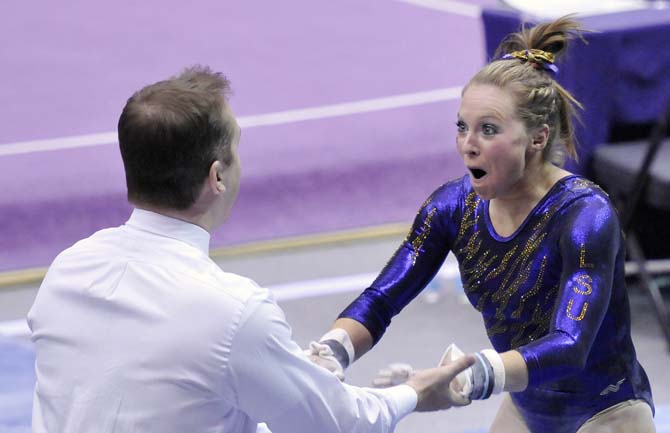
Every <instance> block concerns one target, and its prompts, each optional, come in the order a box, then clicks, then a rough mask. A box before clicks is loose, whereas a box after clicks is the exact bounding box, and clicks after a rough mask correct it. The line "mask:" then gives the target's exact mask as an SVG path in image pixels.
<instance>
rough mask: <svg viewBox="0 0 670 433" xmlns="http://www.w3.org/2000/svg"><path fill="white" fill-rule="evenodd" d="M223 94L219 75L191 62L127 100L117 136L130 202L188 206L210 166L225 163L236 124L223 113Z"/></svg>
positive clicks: (229, 156)
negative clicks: (190, 65) (216, 162)
mask: <svg viewBox="0 0 670 433" xmlns="http://www.w3.org/2000/svg"><path fill="white" fill-rule="evenodd" d="M229 92H230V84H229V82H228V80H227V79H226V77H224V76H223V75H222V74H221V73H216V72H212V71H211V70H210V69H209V68H207V67H202V66H194V67H191V68H188V69H186V70H184V72H182V73H181V74H179V75H178V76H176V77H173V78H170V79H168V80H165V81H159V82H157V83H155V84H151V85H149V86H146V87H144V88H143V89H141V90H139V91H138V92H136V93H135V94H134V95H133V96H131V97H130V99H128V102H127V103H126V106H125V107H124V109H123V112H122V113H121V117H120V118H119V124H118V134H119V146H120V149H121V157H122V158H123V165H124V167H125V171H126V185H127V187H128V200H129V201H130V202H131V203H135V204H148V205H153V206H157V207H160V208H167V209H177V210H184V209H188V208H189V207H190V206H191V205H193V203H194V202H195V200H196V199H197V197H198V194H199V193H200V190H201V188H202V184H203V182H204V180H205V178H206V177H207V175H208V172H209V168H210V166H211V164H212V163H213V162H214V161H216V160H219V161H221V162H222V163H224V164H225V165H228V164H230V162H231V159H232V153H231V141H232V139H233V136H234V132H235V128H236V127H235V125H234V122H233V121H232V119H230V118H228V116H225V115H224V113H223V109H224V106H225V104H227V101H226V95H227V94H228V93H229Z"/></svg>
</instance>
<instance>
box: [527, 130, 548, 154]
mask: <svg viewBox="0 0 670 433" xmlns="http://www.w3.org/2000/svg"><path fill="white" fill-rule="evenodd" d="M548 141H549V125H547V124H546V123H545V124H542V125H541V126H540V127H539V128H537V129H535V130H534V131H533V133H532V136H531V142H530V147H531V149H532V150H534V151H540V152H541V151H543V150H544V149H545V148H546V147H547V144H548Z"/></svg>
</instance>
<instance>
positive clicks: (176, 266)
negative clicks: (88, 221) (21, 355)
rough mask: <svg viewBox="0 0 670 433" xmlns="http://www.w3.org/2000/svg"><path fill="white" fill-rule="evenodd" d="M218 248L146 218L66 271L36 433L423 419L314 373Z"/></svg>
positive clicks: (61, 259) (42, 332) (272, 309)
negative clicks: (214, 256)
mask: <svg viewBox="0 0 670 433" xmlns="http://www.w3.org/2000/svg"><path fill="white" fill-rule="evenodd" d="M209 238H210V236H209V233H208V232H207V231H205V230H204V229H202V228H200V227H198V226H196V225H193V224H190V223H187V222H184V221H181V220H177V219H174V218H169V217H166V216H163V215H160V214H156V213H153V212H148V211H144V210H139V209H136V210H135V211H134V212H133V214H132V215H131V217H130V219H129V220H128V222H127V223H126V224H125V225H123V226H121V227H117V228H111V229H106V230H101V231H99V232H97V233H95V234H94V235H93V236H91V237H89V238H87V239H84V240H82V241H80V242H77V243H76V244H75V245H73V246H72V247H71V248H69V249H67V250H65V251H64V252H62V253H61V254H60V255H59V256H58V257H57V258H56V259H55V261H54V262H53V264H52V265H51V267H50V268H49V271H48V273H47V275H46V277H45V279H44V282H43V283H42V286H41V287H40V290H39V293H38V295H37V298H36V300H35V303H34V305H33V307H32V308H31V310H30V312H29V314H28V324H29V326H30V329H31V330H32V340H33V341H34V343H35V349H36V365H35V370H36V374H37V383H36V386H35V399H34V408H33V432H35V433H129V432H142V433H151V432H157V433H158V432H160V433H172V432H174V433H190V432H193V433H195V432H198V433H200V432H208V433H210V432H211V433H227V432H235V433H251V432H256V431H257V429H258V431H267V430H264V428H265V427H264V426H262V425H261V427H259V426H258V425H257V424H258V423H263V422H264V423H267V426H268V427H269V428H270V430H272V431H273V432H274V433H300V432H305V433H330V432H333V433H335V432H347V433H353V432H389V431H392V430H393V428H394V426H395V424H396V423H397V422H398V421H399V420H400V419H401V418H402V417H403V416H405V415H406V414H408V413H409V412H411V411H412V410H413V409H414V407H415V405H416V399H417V396H416V393H415V392H414V390H413V389H412V388H410V387H409V386H406V385H401V386H398V387H393V388H388V389H384V390H376V389H368V388H357V387H353V386H349V385H346V384H341V383H340V382H339V381H338V380H337V378H336V377H335V376H334V375H333V374H331V373H330V372H328V371H326V370H325V369H323V368H321V367H318V366H316V365H314V364H313V363H311V362H310V361H309V359H308V358H307V357H306V356H305V355H304V354H303V352H302V350H301V349H300V347H298V345H297V344H296V343H295V342H294V341H293V340H292V339H291V328H290V327H289V325H288V323H286V320H285V317H284V314H283V312H282V310H281V309H280V308H279V307H278V306H277V304H276V303H275V302H274V300H273V299H272V297H271V295H270V293H269V292H268V291H267V290H266V289H263V288H260V287H258V285H257V284H255V283H254V282H253V281H251V280H249V279H247V278H244V277H241V276H239V275H235V274H230V273H226V272H224V271H222V270H221V268H219V267H218V266H217V265H216V264H215V263H214V262H213V261H212V260H211V259H210V258H209V256H208V249H209Z"/></svg>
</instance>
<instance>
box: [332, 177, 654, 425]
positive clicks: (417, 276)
mask: <svg viewBox="0 0 670 433" xmlns="http://www.w3.org/2000/svg"><path fill="white" fill-rule="evenodd" d="M449 251H452V252H453V253H454V254H455V256H456V258H457V260H458V263H459V268H460V272H461V279H462V282H463V287H464V290H465V293H466V295H467V296H468V298H469V300H470V302H471V303H472V305H473V306H474V307H475V308H476V309H477V310H479V311H480V312H481V313H482V316H483V319H484V324H485V327H486V331H487V333H488V336H489V339H490V340H491V343H492V345H493V347H494V348H495V349H496V350H497V351H498V352H505V351H507V350H511V349H516V350H518V351H519V352H520V353H521V354H522V356H523V358H524V360H525V361H526V364H527V366H528V374H529V385H528V388H527V389H526V390H525V391H523V392H519V393H512V398H513V400H514V402H515V404H516V406H517V407H518V408H519V410H520V412H521V414H522V415H523V417H524V419H525V420H526V423H527V425H528V427H529V429H530V430H531V431H532V432H534V433H535V432H538V433H540V432H542V433H574V432H575V431H577V429H578V428H579V426H581V425H582V424H583V423H584V422H585V421H586V420H587V419H589V418H590V417H591V416H593V415H594V414H596V413H597V412H599V411H601V410H603V409H605V408H607V407H610V406H612V405H614V404H616V403H618V402H621V401H625V400H629V399H638V398H641V399H644V400H646V401H647V402H648V403H649V404H650V405H652V408H653V404H652V399H651V389H650V386H649V381H648V379H647V376H646V374H645V372H644V370H643V369H642V367H641V366H640V364H639V363H638V361H637V358H636V355H635V349H634V347H633V343H632V341H631V336H630V311H629V304H628V297H627V293H626V289H625V285H624V257H625V247H624V242H623V237H622V233H621V230H620V227H619V221H618V217H617V215H616V212H615V210H614V208H613V207H612V205H611V203H610V201H609V199H608V197H607V195H606V194H605V193H604V192H603V191H602V190H601V189H600V188H599V187H598V186H597V185H595V184H593V183H592V182H590V181H588V180H586V179H584V178H582V177H580V176H568V177H565V178H563V179H561V180H560V181H559V182H557V183H556V184H555V185H554V186H553V187H552V189H551V190H550V191H549V192H548V193H547V194H546V196H545V197H544V198H543V199H542V200H541V201H540V202H539V203H538V204H537V206H536V207H535V208H534V209H533V211H532V212H531V213H530V214H529V215H528V217H527V218H526V220H525V221H524V222H523V223H522V224H521V226H520V227H519V228H518V229H517V230H516V232H514V233H513V234H512V235H510V236H508V237H502V236H500V235H498V234H497V233H496V232H495V229H494V228H493V225H492V224H491V221H490V220H489V212H488V201H486V200H482V199H480V198H479V197H478V196H477V194H476V193H475V192H474V191H473V189H472V187H471V185H470V180H469V177H468V176H465V177H463V178H461V179H457V180H454V181H451V182H448V183H446V184H445V185H443V186H441V187H440V188H438V189H437V190H436V191H435V192H434V193H433V194H432V195H431V197H429V198H428V200H427V201H426V202H425V203H424V205H423V206H422V208H421V209H420V211H419V213H418V215H417V217H416V219H415V221H414V225H413V227H412V230H411V232H410V234H409V235H408V236H407V238H406V239H405V241H404V242H403V243H402V245H401V246H400V248H399V249H398V251H396V253H395V254H394V256H393V257H392V258H391V260H390V261H389V263H388V264H387V265H386V267H385V268H384V270H383V271H382V272H381V274H380V275H379V276H378V277H377V279H376V280H375V281H374V282H373V283H372V285H371V287H369V288H368V289H366V290H365V291H364V292H363V293H362V294H361V295H360V296H359V297H358V298H357V299H356V300H354V302H352V303H351V305H349V306H348V307H347V308H346V309H345V310H344V311H343V312H342V314H341V315H340V317H348V318H352V319H355V320H357V321H359V322H360V323H362V324H363V325H364V326H365V327H366V328H367V329H368V330H369V331H370V333H371V334H372V336H373V339H374V341H375V343H376V342H377V341H379V339H380V338H381V336H382V334H383V333H384V331H385V329H386V327H387V326H388V325H389V324H390V322H391V318H392V317H393V316H394V315H396V314H398V313H399V312H400V310H401V309H402V308H404V307H405V306H406V305H407V304H408V303H409V302H410V301H411V300H412V299H413V298H414V297H416V296H417V295H418V294H419V292H421V290H422V289H423V288H424V287H425V286H426V285H427V284H428V283H429V282H430V280H431V279H432V278H433V277H434V276H435V274H436V272H437V271H438V269H439V268H440V266H441V265H442V263H443V261H444V259H445V258H446V256H447V254H448V253H449Z"/></svg>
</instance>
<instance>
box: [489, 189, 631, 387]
mask: <svg viewBox="0 0 670 433" xmlns="http://www.w3.org/2000/svg"><path fill="white" fill-rule="evenodd" d="M564 227H565V230H564V232H563V233H562V235H561V237H560V241H559V249H560V254H561V258H562V261H563V267H562V275H561V282H560V286H559V295H558V298H557V301H556V307H555V308H554V313H553V316H552V318H551V323H550V325H549V332H548V334H547V335H545V336H544V337H542V338H540V339H538V340H536V341H534V342H532V343H529V344H527V345H525V346H522V347H519V348H518V352H517V353H518V354H519V355H520V357H521V358H522V359H521V358H519V357H518V356H517V357H516V360H513V361H512V362H510V364H509V368H510V370H509V371H507V368H508V365H506V366H505V367H506V373H507V374H510V373H512V374H513V375H516V376H517V377H518V376H521V377H522V376H523V370H524V369H527V380H528V384H529V385H531V386H533V385H539V384H541V383H543V382H547V381H552V380H557V379H560V378H562V377H565V376H569V375H571V374H574V373H576V372H578V371H581V370H582V369H583V368H584V366H585V364H586V360H587V358H588V355H589V352H590V350H591V346H592V344H593V342H594V340H595V337H596V335H597V334H598V331H599V329H600V325H601V323H602V321H603V318H604V316H605V313H606V311H607V308H608V305H609V302H610V297H611V292H612V280H613V275H614V266H615V260H616V255H617V252H618V250H619V247H620V242H621V237H620V226H619V221H618V217H617V215H616V212H615V210H614V208H613V207H612V205H611V203H610V202H609V200H608V199H607V198H606V197H605V196H601V195H593V196H588V197H582V198H580V199H578V200H577V201H576V202H574V203H573V204H572V206H571V207H570V208H569V209H568V210H567V212H566V215H565V226H564ZM511 352H516V351H511ZM507 354H508V356H510V352H507ZM502 355H505V354H502ZM508 380H511V379H510V377H509V376H508ZM516 385H522V384H519V383H517V384H516ZM509 386H511V387H514V384H510V385H509ZM519 387H520V386H519ZM519 387H516V388H517V389H515V390H517V391H518V390H522V389H523V388H522V389H518V388H519ZM524 388H525V387H524Z"/></svg>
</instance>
